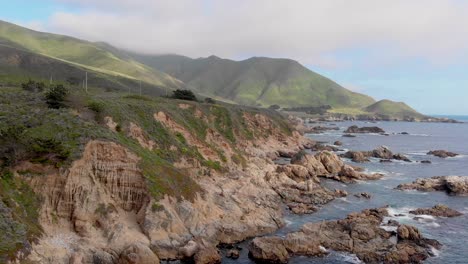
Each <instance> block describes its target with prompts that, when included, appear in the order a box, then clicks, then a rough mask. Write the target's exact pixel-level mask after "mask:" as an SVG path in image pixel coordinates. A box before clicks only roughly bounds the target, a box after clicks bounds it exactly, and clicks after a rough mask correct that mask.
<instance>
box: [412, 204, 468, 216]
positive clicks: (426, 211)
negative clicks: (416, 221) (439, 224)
mask: <svg viewBox="0 0 468 264" xmlns="http://www.w3.org/2000/svg"><path fill="white" fill-rule="evenodd" d="M409 213H410V214H415V215H432V216H439V217H456V216H461V215H463V214H462V213H460V212H458V211H456V210H453V209H451V208H449V207H447V206H445V205H442V204H438V205H435V206H434V207H432V208H418V209H416V210H413V211H410V212H409Z"/></svg>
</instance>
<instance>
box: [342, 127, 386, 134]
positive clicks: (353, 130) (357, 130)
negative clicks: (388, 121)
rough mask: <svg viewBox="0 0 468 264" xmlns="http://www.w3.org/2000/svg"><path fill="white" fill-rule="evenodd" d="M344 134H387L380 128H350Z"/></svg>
mask: <svg viewBox="0 0 468 264" xmlns="http://www.w3.org/2000/svg"><path fill="white" fill-rule="evenodd" d="M344 132H345V133H352V134H356V133H377V134H381V133H385V130H383V129H382V128H380V127H376V126H374V127H358V126H350V127H348V129H346V130H345V131H344Z"/></svg>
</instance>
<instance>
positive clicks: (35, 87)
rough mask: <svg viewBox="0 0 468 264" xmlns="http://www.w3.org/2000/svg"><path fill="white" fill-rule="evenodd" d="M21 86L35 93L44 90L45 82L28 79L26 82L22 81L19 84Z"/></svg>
mask: <svg viewBox="0 0 468 264" xmlns="http://www.w3.org/2000/svg"><path fill="white" fill-rule="evenodd" d="M21 87H22V88H23V89H24V90H25V91H29V92H34V93H37V92H42V91H44V89H45V84H44V83H43V82H35V81H33V80H31V79H29V80H28V82H26V83H22V84H21Z"/></svg>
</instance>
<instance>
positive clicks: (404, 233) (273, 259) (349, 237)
mask: <svg viewBox="0 0 468 264" xmlns="http://www.w3.org/2000/svg"><path fill="white" fill-rule="evenodd" d="M386 216H388V212H387V210H386V209H385V208H379V209H370V210H364V211H362V212H360V213H352V214H350V215H348V216H347V217H346V218H345V219H343V220H338V221H324V222H320V223H308V224H305V225H304V226H303V227H302V229H301V230H300V231H298V232H293V233H290V234H288V235H287V236H286V238H280V237H263V238H256V239H254V240H253V241H252V243H251V245H250V253H251V256H252V257H253V258H254V259H256V260H258V261H262V262H269V263H286V262H287V260H288V258H289V257H290V256H291V255H307V256H321V255H323V254H324V253H325V250H326V249H331V250H335V251H341V252H349V253H353V254H356V255H357V257H358V258H359V259H360V260H362V261H363V262H365V263H422V261H424V260H425V259H427V258H429V257H430V256H432V250H431V249H432V247H435V248H440V244H439V243H438V242H437V241H436V240H431V239H427V238H424V237H422V235H421V234H420V232H419V230H418V229H417V228H415V227H413V226H407V225H399V226H398V229H397V232H396V233H394V232H391V231H386V230H384V229H383V228H382V227H381V224H382V221H383V219H384V217H386Z"/></svg>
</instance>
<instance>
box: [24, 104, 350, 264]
mask: <svg viewBox="0 0 468 264" xmlns="http://www.w3.org/2000/svg"><path fill="white" fill-rule="evenodd" d="M183 107H184V108H189V107H193V106H187V105H184V106H183ZM194 112H195V113H196V116H197V118H198V119H200V122H202V121H203V122H206V121H209V120H211V117H210V116H206V115H204V114H203V113H202V112H201V111H194ZM153 117H154V119H155V120H156V121H158V122H160V123H161V124H162V125H163V126H164V127H165V128H166V129H167V130H168V131H170V132H171V133H180V134H181V135H183V137H184V138H185V140H186V141H187V143H188V144H189V145H191V146H195V147H196V148H197V149H198V151H199V152H200V154H201V155H202V156H203V158H204V159H207V160H212V161H222V162H223V165H224V166H225V170H222V171H219V170H215V169H213V168H206V167H205V166H203V164H201V163H200V162H199V161H197V160H195V159H190V160H189V159H186V158H185V157H180V159H179V160H178V161H177V162H175V163H174V166H176V167H178V168H179V169H181V170H184V171H185V172H186V173H187V174H188V175H190V177H191V178H192V179H193V180H195V181H196V182H197V183H198V185H199V186H200V187H201V188H202V189H203V191H202V192H200V193H197V194H196V196H195V199H191V200H187V199H184V198H183V197H178V198H176V197H171V196H167V195H166V196H164V197H163V198H162V199H158V200H156V199H155V197H154V196H152V195H151V194H150V191H149V190H148V182H147V179H146V178H145V175H144V173H143V171H142V170H141V169H140V167H139V166H140V161H141V160H140V157H138V155H137V154H136V153H133V152H132V151H130V150H129V149H127V148H125V147H124V146H122V145H119V144H117V143H114V142H110V141H98V140H93V141H90V142H88V143H87V144H86V146H85V148H84V151H83V154H82V157H81V159H79V160H76V161H74V162H73V164H72V165H71V167H70V168H68V169H66V170H61V171H58V170H56V169H54V168H51V167H42V168H37V166H38V165H37V164H31V163H27V162H25V163H23V164H21V165H20V166H18V168H17V171H19V170H28V169H32V167H35V169H36V170H39V171H41V172H42V174H44V175H43V176H41V177H31V178H27V180H28V181H29V183H30V184H31V186H32V187H33V189H34V190H35V191H36V192H37V193H38V194H40V195H41V196H42V198H43V206H42V208H41V217H40V222H41V224H42V226H43V227H44V235H43V237H42V238H41V239H40V240H39V241H37V243H35V244H34V245H33V250H32V253H31V254H30V256H29V260H32V261H38V262H40V263H158V262H159V259H182V258H193V259H194V260H195V262H196V263H216V262H218V261H219V255H217V250H216V248H215V246H216V245H218V244H219V243H234V242H238V241H242V240H244V239H246V238H248V237H255V236H258V235H264V234H268V233H272V232H274V231H275V230H277V229H278V228H280V227H281V226H282V225H284V221H283V210H284V206H285V205H287V206H288V207H289V208H290V209H291V210H292V211H293V212H298V213H311V212H314V211H315V210H317V208H318V207H319V206H320V205H322V204H324V203H327V202H329V201H331V200H332V199H334V197H335V195H336V194H335V193H334V192H331V191H329V190H327V189H325V188H324V187H322V186H320V184H319V182H320V180H319V178H318V177H319V176H323V177H326V176H327V175H328V174H330V172H329V171H333V173H335V171H334V170H335V169H332V168H334V167H333V166H334V165H333V164H332V163H333V161H330V159H326V158H321V156H317V158H314V161H315V163H317V164H315V165H316V166H315V167H314V164H309V163H306V164H295V165H290V166H278V165H276V164H275V163H274V162H273V161H272V159H274V158H276V157H277V156H278V150H281V151H288V152H293V153H296V152H298V151H300V150H301V149H304V146H307V145H310V141H309V140H308V139H306V138H304V137H302V136H301V135H300V134H299V133H298V132H292V133H290V134H288V133H285V131H284V130H282V129H281V128H279V127H277V126H275V124H274V122H273V121H272V120H271V119H269V118H268V117H266V116H264V115H262V114H258V113H257V114H254V113H245V114H244V115H243V118H244V120H245V123H246V124H247V126H248V127H249V128H250V129H251V131H255V133H256V134H254V135H252V138H250V139H248V138H245V137H242V136H239V135H235V136H236V138H235V140H236V142H235V143H233V142H232V141H230V140H228V139H227V138H226V137H225V136H223V135H222V134H220V133H219V132H218V131H215V130H214V129H211V128H209V129H208V130H207V131H206V137H205V138H204V139H200V138H198V137H197V136H196V135H194V134H193V133H192V132H191V131H189V130H188V129H186V128H185V127H184V126H183V125H181V124H179V123H177V122H175V120H174V119H173V118H171V116H170V115H169V114H168V113H165V112H162V111H160V112H156V113H154V115H153ZM109 120H112V119H109ZM113 124H114V122H113ZM112 127H114V129H115V124H114V126H112ZM111 129H112V128H111ZM126 134H127V135H128V136H129V137H130V138H133V139H135V140H136V141H137V142H138V143H139V144H140V145H141V146H142V147H143V148H145V149H147V150H149V151H157V148H158V146H157V144H154V142H153V141H151V139H149V138H148V137H147V134H146V133H145V131H143V130H142V129H141V127H139V126H138V125H136V124H134V123H131V124H130V126H129V130H128V133H126ZM171 149H172V147H171ZM172 150H173V151H177V149H176V148H175V147H174V149H172ZM220 150H221V151H222V153H223V154H224V156H225V159H224V160H223V158H222V157H220V155H219V151H220ZM240 150H241V151H240ZM240 153H241V154H240ZM327 155H328V154H327ZM238 156H241V157H240V158H241V159H242V162H239V160H236V159H239V157H238ZM335 156H336V155H335ZM335 156H333V157H332V160H335V161H337V160H338V161H339V158H338V157H335ZM233 157H237V158H233ZM338 161H337V162H338ZM339 162H341V161H339ZM335 166H343V164H342V163H339V164H338V165H335ZM325 168H326V169H325ZM339 169H341V167H340V168H337V169H336V170H339ZM207 170H208V171H209V173H202V172H206V171H207ZM314 170H315V171H321V172H320V173H316V174H311V171H314ZM328 176H329V175H328ZM21 177H24V176H21ZM132 261H133V262H132Z"/></svg>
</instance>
